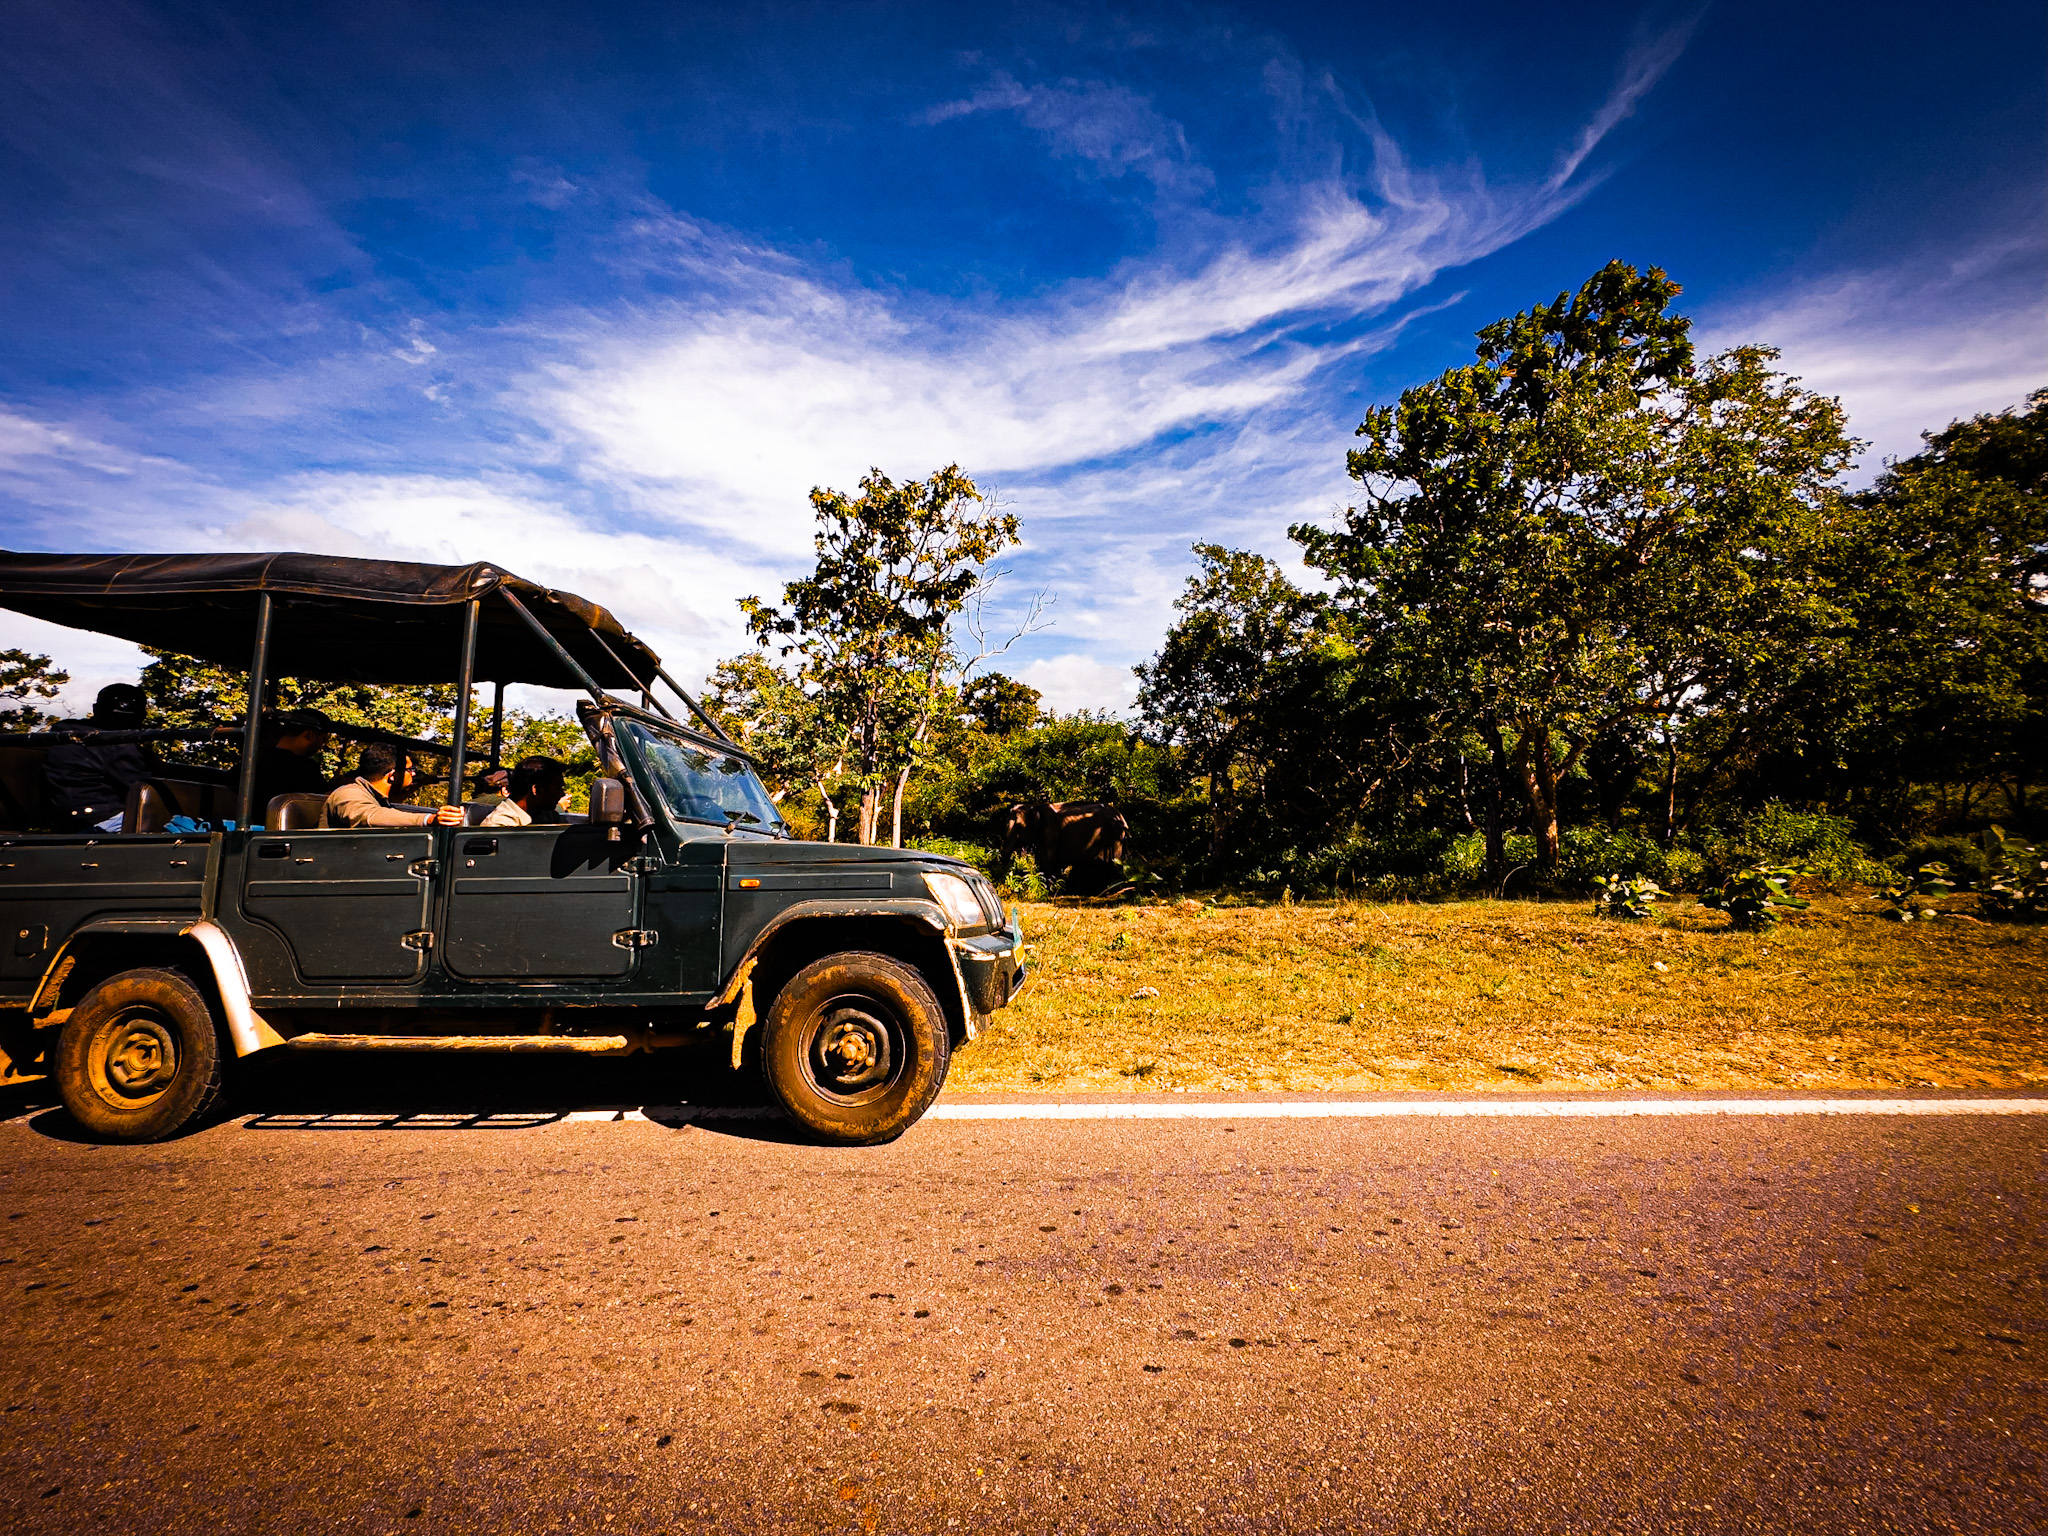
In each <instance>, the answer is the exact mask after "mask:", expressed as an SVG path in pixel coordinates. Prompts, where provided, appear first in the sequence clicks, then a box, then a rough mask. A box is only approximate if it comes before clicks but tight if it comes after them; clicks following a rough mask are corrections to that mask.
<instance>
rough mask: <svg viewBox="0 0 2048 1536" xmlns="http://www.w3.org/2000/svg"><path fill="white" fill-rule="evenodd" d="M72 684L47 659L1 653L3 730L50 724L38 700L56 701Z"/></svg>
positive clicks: (66, 674) (24, 653)
mask: <svg viewBox="0 0 2048 1536" xmlns="http://www.w3.org/2000/svg"><path fill="white" fill-rule="evenodd" d="M70 681H71V674H70V673H69V672H64V671H60V670H58V668H57V667H56V665H55V663H53V662H52V661H51V660H50V658H49V657H47V656H38V655H36V654H34V653H32V652H29V651H22V650H5V651H0V730H7V731H32V730H34V729H35V728H36V727H37V726H39V725H42V724H43V723H45V722H46V721H48V720H49V719H50V718H51V717H50V716H49V715H48V714H47V713H46V712H44V710H43V709H42V708H41V707H40V704H39V703H38V701H47V700H50V699H54V698H55V697H57V695H58V694H59V693H60V692H62V691H63V688H64V685H65V684H66V683H68V682H70Z"/></svg>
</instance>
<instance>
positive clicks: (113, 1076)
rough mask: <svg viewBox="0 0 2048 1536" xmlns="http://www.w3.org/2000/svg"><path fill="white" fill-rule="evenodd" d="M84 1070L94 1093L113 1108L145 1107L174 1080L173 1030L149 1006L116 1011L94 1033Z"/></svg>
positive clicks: (175, 1035)
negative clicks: (90, 1080)
mask: <svg viewBox="0 0 2048 1536" xmlns="http://www.w3.org/2000/svg"><path fill="white" fill-rule="evenodd" d="M86 1068H87V1073H88V1075H89V1076H90V1077H91V1079H92V1086H93V1091H94V1092H95V1093H97V1094H98V1095H99V1096H100V1097H101V1098H102V1099H104V1100H105V1101H106V1102H107V1103H108V1104H110V1105H112V1106H113V1107H114V1108H115V1109H146V1108H148V1107H149V1106H150V1105H151V1104H154V1103H155V1102H156V1101H157V1100H158V1099H160V1098H162V1097H163V1096H164V1095H165V1094H166V1093H168V1092H170V1089H171V1084H172V1082H174V1081H175V1080H176V1078H177V1075H178V1033H177V1030H176V1029H174V1028H173V1027H172V1025H171V1024H170V1021H169V1020H167V1019H165V1018H164V1017H163V1015H162V1014H160V1013H158V1012H157V1011H156V1010H155V1009H153V1008H133V1009H129V1010H127V1011H126V1012H123V1013H120V1014H117V1015H115V1016H114V1017H113V1018H111V1019H109V1020H108V1021H107V1022H106V1023H105V1024H104V1025H102V1026H101V1027H100V1029H99V1032H98V1033H97V1034H95V1035H94V1037H93V1041H92V1049H91V1051H90V1052H89V1053H88V1055H87V1058H86Z"/></svg>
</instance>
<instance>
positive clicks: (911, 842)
mask: <svg viewBox="0 0 2048 1536" xmlns="http://www.w3.org/2000/svg"><path fill="white" fill-rule="evenodd" d="M905 842H906V843H907V844H908V846H910V847H912V848H915V849H917V850H919V851H920V852H922V853H937V854H943V855H944V856H945V857H947V858H949V859H960V860H962V861H963V862H965V863H968V864H972V865H973V866H974V867H975V868H976V869H978V870H980V871H981V872H982V873H983V874H984V875H986V874H989V873H990V872H991V871H992V870H993V869H994V868H995V857H996V856H995V850H994V849H993V848H990V847H988V846H986V845H985V844H982V843H969V842H963V841H962V840H961V839H959V838H957V837H939V836H936V835H931V836H925V837H912V838H906V839H905Z"/></svg>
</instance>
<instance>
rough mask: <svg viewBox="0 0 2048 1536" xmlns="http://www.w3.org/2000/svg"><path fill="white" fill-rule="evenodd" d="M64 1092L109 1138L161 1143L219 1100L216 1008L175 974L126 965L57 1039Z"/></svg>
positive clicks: (89, 1127) (68, 1103)
mask: <svg viewBox="0 0 2048 1536" xmlns="http://www.w3.org/2000/svg"><path fill="white" fill-rule="evenodd" d="M53 1075H54V1076H55V1078H56V1080H57V1093H58V1095H59V1096H60V1097H61V1098H62V1099H63V1101H64V1107H65V1108H66V1109H67V1110H69V1111H70V1112H71V1118H72V1119H73V1120H76V1121H77V1122H78V1123H79V1125H80V1126H81V1127H82V1128H84V1129H85V1130H86V1131H88V1132H90V1133H91V1134H92V1135H94V1136H99V1137H102V1138H104V1139H105V1140H108V1141H162V1140H163V1139H164V1138H165V1137H167V1136H175V1135H176V1134H177V1133H178V1132H179V1131H180V1130H182V1129H183V1128H184V1127H186V1126H188V1125H190V1124H192V1123H193V1122H194V1121H196V1120H198V1119H199V1118H200V1117H201V1116H203V1115H205V1114H206V1113H207V1111H209V1110H210V1109H212V1108H213V1106H214V1105H215V1103H217V1102H218V1101H219V1099H220V1090H221V1045H220V1033H219V1031H218V1030H217V1029H216V1028H215V1025H214V1018H213V1011H212V1010H211V1009H210V1008H208V1007H207V1005H206V999H205V998H203V997H201V996H200V995H199V989H198V988H196V987H194V986H193V985H192V983H191V982H190V981H189V980H187V979H186V978H185V977H183V976H181V975H179V974H178V973H177V972H176V971H165V970H155V969H150V970H137V971H122V972H121V973H120V974H119V975H116V976H109V977H108V978H107V979H106V980H105V981H103V982H101V983H100V984H99V985H98V986H96V987H94V988H93V989H92V990H91V991H90V992H88V993H86V994H85V996H84V997H83V998H81V999H80V1000H79V1003H78V1006H77V1007H76V1008H74V1009H73V1010H72V1011H71V1017H70V1018H69V1019H68V1020H66V1021H65V1024H64V1031H63V1033H62V1034H61V1035H59V1036H58V1038H57V1059H56V1067H55V1072H54V1073H53Z"/></svg>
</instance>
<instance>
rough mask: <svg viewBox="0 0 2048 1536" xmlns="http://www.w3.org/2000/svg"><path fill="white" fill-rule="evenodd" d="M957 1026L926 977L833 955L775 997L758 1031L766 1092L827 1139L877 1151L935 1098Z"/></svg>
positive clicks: (855, 954) (885, 961) (878, 959)
mask: <svg viewBox="0 0 2048 1536" xmlns="http://www.w3.org/2000/svg"><path fill="white" fill-rule="evenodd" d="M951 1055H952V1028H951V1026H950V1024H949V1023H948V1022H947V1019H946V1014H945V1010H944V1009H942V1008H941V1007H940V1006H939V1000H938V999H937V998H936V997H934V996H933V995H932V989H931V988H930V987H929V986H927V985H926V984H925V979H924V977H922V976H921V975H919V974H918V973H917V972H916V971H915V970H913V969H912V968H911V967H910V966H907V965H905V964H904V963H903V962H902V961H900V960H892V959H890V958H889V957H888V956H887V955H879V954H873V953H869V952H867V951H863V950H854V951H849V952H847V953H845V954H839V955H827V956H826V957H825V958H824V959H822V960H814V961H813V962H811V964H809V965H807V966H805V967H804V968H803V969H802V970H801V971H798V972H797V973H796V975H795V976H793V977H792V978H790V981H789V983H788V984H787V985H786V986H784V987H783V989H782V990H781V991H780V992H779V993H777V994H776V997H775V1002H774V1003H773V1005H771V1006H770V1008H769V1010H768V1019H767V1022H766V1024H765V1025H763V1027H762V1031H761V1065H762V1068H763V1071H764V1073H765V1075H766V1076H767V1079H768V1086H769V1089H770V1090H771V1091H772V1092H773V1093H774V1094H775V1097H776V1098H777V1099H778V1100H780V1101H781V1103H782V1107H783V1108H784V1109H786V1110H788V1111H789V1113H790V1115H791V1117H792V1118H794V1119H795V1120H796V1121H797V1123H798V1124H800V1125H802V1126H803V1127H804V1128H805V1129H806V1130H808V1131H810V1132H811V1133H812V1134H813V1135H815V1136H816V1137H818V1138H819V1139H820V1140H821V1141H827V1142H831V1143H833V1144H834V1145H837V1146H842V1147H866V1146H873V1145H875V1144H876V1143H877V1142H884V1141H893V1140H895V1139H896V1138H897V1137H898V1136H900V1135H902V1134H903V1133H904V1132H905V1131H906V1130H908V1129H909V1128H910V1127H911V1126H912V1125H914V1124H916V1122H917V1119H918V1117H919V1116H920V1115H922V1114H923V1113H924V1112H925V1110H926V1109H927V1108H929V1107H930V1105H931V1102H932V1100H933V1099H935V1098H937V1097H938V1093H939V1089H940V1088H941V1087H942V1086H944V1084H945V1081H946V1066H947V1063H948V1061H949V1060H950V1059H951Z"/></svg>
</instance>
